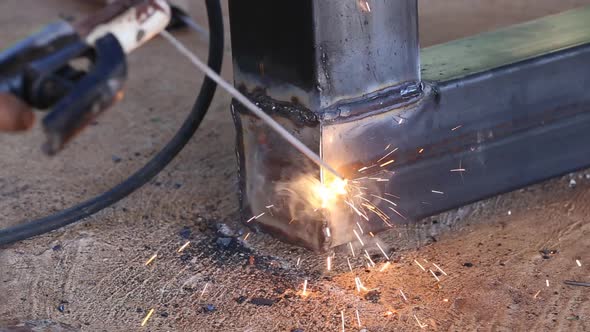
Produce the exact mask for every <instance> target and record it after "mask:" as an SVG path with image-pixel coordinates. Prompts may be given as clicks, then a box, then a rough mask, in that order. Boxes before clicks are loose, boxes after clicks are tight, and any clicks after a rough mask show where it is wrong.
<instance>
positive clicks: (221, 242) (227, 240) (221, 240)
mask: <svg viewBox="0 0 590 332" xmlns="http://www.w3.org/2000/svg"><path fill="white" fill-rule="evenodd" d="M232 241H233V238H231V237H218V238H217V240H216V241H215V244H217V246H218V247H220V248H227V247H229V246H230V244H231V243H232Z"/></svg>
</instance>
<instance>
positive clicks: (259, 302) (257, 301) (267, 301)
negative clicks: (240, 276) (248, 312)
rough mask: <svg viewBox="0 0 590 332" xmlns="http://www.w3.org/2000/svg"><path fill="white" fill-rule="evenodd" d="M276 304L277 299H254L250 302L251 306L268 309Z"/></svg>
mask: <svg viewBox="0 0 590 332" xmlns="http://www.w3.org/2000/svg"><path fill="white" fill-rule="evenodd" d="M275 302H277V301H276V300H275V299H266V298H264V297H254V298H252V299H251V300H250V303H251V304H254V305H257V306H267V307H270V306H272V305H273V304H275Z"/></svg>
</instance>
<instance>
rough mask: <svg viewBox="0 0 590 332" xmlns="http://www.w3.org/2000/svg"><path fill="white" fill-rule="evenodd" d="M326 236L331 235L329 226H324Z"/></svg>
mask: <svg viewBox="0 0 590 332" xmlns="http://www.w3.org/2000/svg"><path fill="white" fill-rule="evenodd" d="M326 236H327V237H331V236H332V234H331V233H330V227H326Z"/></svg>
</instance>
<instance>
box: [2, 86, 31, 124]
mask: <svg viewBox="0 0 590 332" xmlns="http://www.w3.org/2000/svg"><path fill="white" fill-rule="evenodd" d="M34 121H35V114H34V113H33V112H32V111H31V108H30V107H29V106H27V105H26V104H25V103H23V102H22V101H20V100H19V99H18V98H16V97H15V96H13V95H10V94H0V132H2V131H22V130H27V129H29V128H31V127H32V126H33V123H34Z"/></svg>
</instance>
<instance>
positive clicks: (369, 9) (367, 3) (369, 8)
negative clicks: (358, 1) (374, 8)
mask: <svg viewBox="0 0 590 332" xmlns="http://www.w3.org/2000/svg"><path fill="white" fill-rule="evenodd" d="M365 5H367V11H368V12H369V13H370V12H371V6H369V2H368V1H365Z"/></svg>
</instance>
